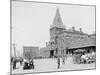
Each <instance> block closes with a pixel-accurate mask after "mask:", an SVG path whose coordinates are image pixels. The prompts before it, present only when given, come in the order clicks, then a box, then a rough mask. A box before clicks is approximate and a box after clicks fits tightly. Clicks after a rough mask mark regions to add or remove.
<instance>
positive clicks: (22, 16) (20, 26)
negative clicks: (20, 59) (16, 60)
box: [12, 1, 95, 53]
mask: <svg viewBox="0 0 100 75" xmlns="http://www.w3.org/2000/svg"><path fill="white" fill-rule="evenodd" d="M57 8H59V11H60V15H61V18H62V21H63V24H64V25H65V26H66V29H69V28H71V27H72V26H75V29H76V30H79V28H82V30H83V32H85V33H88V34H91V33H93V32H95V7H94V6H79V5H63V4H48V3H34V2H20V1H13V2H12V43H15V44H16V50H17V51H18V53H19V51H22V48H23V46H38V47H45V45H46V42H48V41H49V40H50V35H49V34H50V33H49V29H50V26H51V25H52V22H53V18H54V16H55V14H56V9H57ZM12 48H13V47H12Z"/></svg>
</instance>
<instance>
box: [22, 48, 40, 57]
mask: <svg viewBox="0 0 100 75" xmlns="http://www.w3.org/2000/svg"><path fill="white" fill-rule="evenodd" d="M38 52H39V47H33V46H23V58H24V59H34V58H36V57H37V55H38Z"/></svg>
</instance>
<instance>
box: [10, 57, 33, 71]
mask: <svg viewBox="0 0 100 75" xmlns="http://www.w3.org/2000/svg"><path fill="white" fill-rule="evenodd" d="M17 63H20V66H22V67H23V70H25V69H34V61H33V59H30V60H25V59H19V58H11V66H12V69H13V70H14V69H17Z"/></svg>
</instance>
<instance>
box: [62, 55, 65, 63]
mask: <svg viewBox="0 0 100 75" xmlns="http://www.w3.org/2000/svg"><path fill="white" fill-rule="evenodd" d="M62 63H63V65H64V64H65V57H64V56H63V57H62Z"/></svg>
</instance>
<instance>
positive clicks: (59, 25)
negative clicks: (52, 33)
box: [50, 8, 65, 29]
mask: <svg viewBox="0 0 100 75" xmlns="http://www.w3.org/2000/svg"><path fill="white" fill-rule="evenodd" d="M54 27H56V28H64V29H65V26H64V25H63V22H62V18H61V16H60V13H59V9H58V8H57V10H56V15H55V17H54V20H53V25H52V26H50V28H54Z"/></svg>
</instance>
